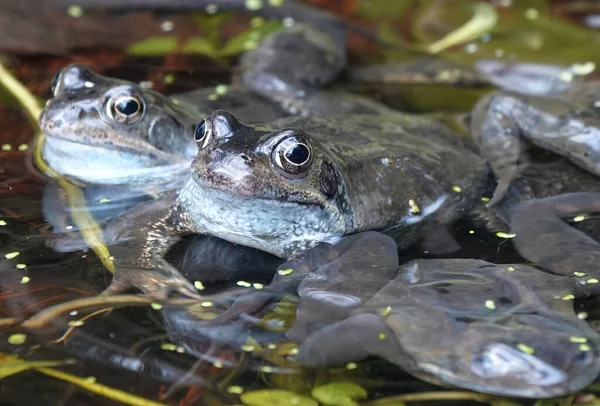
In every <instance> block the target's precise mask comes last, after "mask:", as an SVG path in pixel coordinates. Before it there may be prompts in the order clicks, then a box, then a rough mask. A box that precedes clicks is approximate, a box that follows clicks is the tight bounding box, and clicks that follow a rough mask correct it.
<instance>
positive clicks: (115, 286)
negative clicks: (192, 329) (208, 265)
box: [102, 269, 200, 300]
mask: <svg viewBox="0 0 600 406" xmlns="http://www.w3.org/2000/svg"><path fill="white" fill-rule="evenodd" d="M164 271H166V272H164ZM132 288H134V289H139V290H141V291H142V293H143V294H144V295H145V296H147V297H149V298H151V299H153V300H166V299H168V298H169V297H170V296H171V295H172V294H174V293H179V294H180V295H182V296H186V297H190V298H193V299H198V298H199V297H200V296H199V295H198V293H197V291H196V289H195V288H194V286H193V285H192V284H191V283H190V282H189V281H188V280H187V279H185V278H184V277H183V276H182V275H180V274H179V273H178V272H177V271H176V270H174V271H173V270H170V269H169V270H163V269H161V270H149V269H118V270H117V271H116V274H115V277H114V278H113V280H112V282H111V284H110V286H109V287H108V288H106V290H104V292H102V295H105V296H106V295H115V294H119V293H124V292H126V291H128V290H131V289H132Z"/></svg>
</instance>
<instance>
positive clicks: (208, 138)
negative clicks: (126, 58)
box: [179, 112, 487, 258]
mask: <svg viewBox="0 0 600 406" xmlns="http://www.w3.org/2000/svg"><path fill="white" fill-rule="evenodd" d="M196 140H197V143H198V145H199V147H200V149H199V152H198V155H197V157H196V159H195V160H194V162H193V163H192V177H193V180H194V183H189V184H188V186H187V187H186V188H185V191H184V192H182V193H181V194H180V198H179V199H180V201H181V202H182V206H185V207H186V209H187V210H188V211H189V212H190V215H191V216H193V217H192V218H193V221H194V222H196V223H197V224H201V223H205V224H203V225H202V227H201V228H203V229H204V230H205V231H206V232H208V233H209V234H212V235H217V236H219V237H221V238H224V239H226V240H229V241H232V242H235V243H240V244H243V245H248V246H252V247H255V248H259V249H261V250H264V251H266V252H270V253H273V254H275V255H277V256H280V257H284V258H285V257H290V256H293V255H296V254H298V253H299V252H302V251H303V250H305V249H307V248H310V247H312V246H314V245H316V244H318V243H319V242H321V241H324V240H327V239H329V238H335V237H338V236H341V235H344V234H348V233H353V232H357V231H363V230H371V229H379V230H386V231H389V232H390V233H392V234H396V235H398V236H399V237H400V238H399V241H400V245H401V246H406V245H408V244H410V243H411V242H414V241H415V238H418V237H417V235H418V233H419V229H420V228H421V227H422V226H423V225H424V224H425V223H430V224H435V223H440V224H445V223H447V222H450V221H452V220H454V219H456V218H458V217H459V216H460V215H461V214H462V212H463V211H464V209H465V208H467V207H470V205H471V204H472V202H473V200H474V199H475V198H476V197H477V196H478V194H479V193H480V192H481V190H482V188H483V186H484V184H485V180H486V175H487V172H486V170H485V166H484V165H483V163H482V161H481V160H480V159H479V158H478V156H477V155H475V154H473V153H472V152H471V151H470V149H469V146H468V142H467V140H463V139H462V138H461V137H460V136H458V135H455V134H454V133H452V132H451V131H450V130H449V129H447V128H446V127H444V126H442V125H440V124H438V123H436V122H433V121H429V120H426V119H424V118H422V117H419V116H410V115H400V114H393V115H389V116H385V117H371V116H359V115H356V116H351V117H347V118H345V119H343V120H331V119H325V118H317V117H312V118H301V117H300V118H293V117H291V118H287V119H280V120H277V121H275V122H274V123H273V124H272V126H266V125H263V126H259V125H256V126H246V125H244V124H241V123H240V122H239V121H238V120H236V119H235V117H233V116H232V115H231V114H228V113H226V112H216V113H214V114H213V115H212V116H211V117H210V118H209V119H207V120H206V121H205V122H204V123H203V124H202V125H201V126H200V127H199V128H198V131H197V132H196ZM300 161H302V162H300ZM192 185H193V186H192ZM375 185H376V186H375ZM190 191H191V192H192V193H190ZM207 218H210V219H211V220H210V221H209V222H207V221H206V219H207ZM266 218H271V219H273V220H272V221H268V222H265V219H266Z"/></svg>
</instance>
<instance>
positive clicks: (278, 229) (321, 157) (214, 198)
mask: <svg viewBox="0 0 600 406" xmlns="http://www.w3.org/2000/svg"><path fill="white" fill-rule="evenodd" d="M195 140H196V143H197V144H198V154H197V156H196V158H195V159H194V161H193V163H192V178H193V179H194V181H195V182H196V183H197V184H198V185H199V186H200V188H199V190H198V192H197V193H201V194H202V201H203V204H202V207H197V209H198V210H201V211H202V213H201V216H202V217H204V218H208V219H210V220H209V222H210V223H212V224H209V225H208V227H209V229H210V227H217V225H216V224H217V223H218V224H219V226H218V227H219V228H220V232H221V231H222V228H227V229H229V228H231V230H232V233H233V230H236V231H235V234H236V235H237V236H239V238H242V237H241V235H242V234H243V235H245V236H247V238H249V239H251V240H252V241H245V240H244V241H241V240H237V239H236V238H235V237H233V236H229V237H228V239H229V240H230V241H231V242H238V243H242V242H243V243H245V244H251V246H254V247H255V248H259V249H264V250H266V251H267V252H271V253H274V254H275V255H279V256H287V255H288V254H289V253H290V251H289V250H292V251H295V250H300V251H302V250H304V249H306V248H308V246H305V245H304V244H305V243H306V244H309V243H308V242H307V241H308V240H310V241H311V242H310V244H309V245H311V244H312V245H315V244H316V243H317V241H322V239H323V238H327V237H328V236H330V235H333V234H335V235H337V234H339V233H341V232H342V231H343V228H344V227H345V223H344V222H345V219H344V215H343V210H344V208H343V202H344V198H343V187H342V186H341V182H340V179H341V177H340V175H339V172H338V171H337V170H336V169H335V167H334V165H333V164H332V161H331V160H330V159H328V155H327V152H326V150H325V149H324V148H322V146H321V145H320V144H319V143H318V142H317V140H315V139H312V138H311V136H310V135H309V134H307V133H306V132H304V131H302V130H301V129H298V128H281V129H279V128H275V127H271V126H266V125H245V124H242V123H240V122H239V121H238V120H237V119H236V118H235V117H234V116H233V115H231V114H230V113H228V112H226V111H216V112H214V113H213V114H212V115H211V116H210V117H208V118H206V119H205V120H203V121H202V122H200V123H199V125H198V126H197V129H196V135H195ZM196 196H198V194H197V195H196ZM196 199H197V200H199V199H200V198H199V197H196ZM209 202H210V203H209ZM217 207H218V208H219V209H218V210H219V213H218V214H217V213H216V212H215V213H212V214H211V213H207V212H206V211H207V210H209V209H210V210H216V208H217ZM267 213H268V214H267ZM259 217H261V218H259ZM270 218H273V219H276V221H274V222H271V221H270ZM229 223H231V224H229ZM220 235H222V234H220ZM284 235H285V236H286V237H285V238H283V236H284ZM290 235H295V236H297V238H290ZM307 236H310V237H307ZM279 237H281V238H279ZM275 238H279V239H278V240H277V243H278V244H279V243H281V244H285V243H283V242H281V240H282V239H285V240H286V241H288V242H289V243H290V244H291V246H290V247H287V248H282V247H276V246H275V245H276V244H275V243H274V242H273V240H274V239H275ZM297 244H300V245H302V246H300V245H298V246H296V245H297ZM292 246H293V248H292Z"/></svg>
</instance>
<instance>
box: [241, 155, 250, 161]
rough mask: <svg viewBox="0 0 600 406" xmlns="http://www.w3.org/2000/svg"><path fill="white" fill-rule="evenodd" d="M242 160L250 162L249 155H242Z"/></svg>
mask: <svg viewBox="0 0 600 406" xmlns="http://www.w3.org/2000/svg"><path fill="white" fill-rule="evenodd" d="M240 158H242V159H243V160H244V161H247V162H249V161H250V157H249V156H248V155H246V154H242V155H240Z"/></svg>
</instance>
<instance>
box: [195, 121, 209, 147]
mask: <svg viewBox="0 0 600 406" xmlns="http://www.w3.org/2000/svg"><path fill="white" fill-rule="evenodd" d="M194 139H195V140H196V144H197V145H198V148H201V149H202V148H206V146H207V145H208V144H210V141H211V140H212V126H211V125H210V123H209V122H208V121H206V120H202V121H200V123H199V124H198V126H197V127H196V131H195V132H194Z"/></svg>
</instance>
